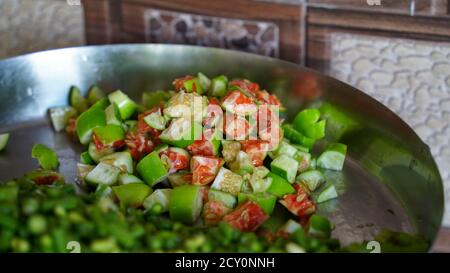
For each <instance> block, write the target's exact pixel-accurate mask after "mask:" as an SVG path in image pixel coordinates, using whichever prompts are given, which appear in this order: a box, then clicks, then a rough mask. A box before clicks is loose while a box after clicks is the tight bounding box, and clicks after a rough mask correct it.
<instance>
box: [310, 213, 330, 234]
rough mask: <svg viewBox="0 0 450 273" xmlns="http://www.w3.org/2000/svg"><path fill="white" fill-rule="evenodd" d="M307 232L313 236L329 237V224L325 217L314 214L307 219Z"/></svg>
mask: <svg viewBox="0 0 450 273" xmlns="http://www.w3.org/2000/svg"><path fill="white" fill-rule="evenodd" d="M308 234H310V235H312V236H314V237H320V238H326V239H327V238H329V237H330V235H331V224H330V221H328V219H327V218H325V217H323V216H320V215H318V214H314V215H312V216H311V218H310V219H309V229H308Z"/></svg>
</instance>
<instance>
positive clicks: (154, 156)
mask: <svg viewBox="0 0 450 273" xmlns="http://www.w3.org/2000/svg"><path fill="white" fill-rule="evenodd" d="M136 170H137V172H138V173H139V175H140V176H141V178H142V179H143V180H144V181H145V183H147V184H148V185H150V186H152V187H153V186H154V185H156V184H157V183H159V182H161V180H162V179H163V178H164V177H166V175H167V172H168V170H167V167H166V165H165V164H164V162H163V161H162V160H161V158H159V155H158V153H157V152H155V151H153V152H151V153H150V154H148V155H147V156H145V157H144V158H143V159H141V161H139V163H138V164H137V166H136Z"/></svg>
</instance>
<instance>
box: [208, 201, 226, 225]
mask: <svg viewBox="0 0 450 273" xmlns="http://www.w3.org/2000/svg"><path fill="white" fill-rule="evenodd" d="M229 211H230V208H227V207H226V206H225V205H224V204H223V203H222V202H220V201H217V200H211V201H208V202H206V203H205V205H204V206H203V212H202V217H203V220H204V221H205V224H207V225H216V224H218V223H219V222H220V221H221V220H222V218H223V216H224V215H226V214H227V213H228V212H229Z"/></svg>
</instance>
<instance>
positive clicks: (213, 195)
mask: <svg viewBox="0 0 450 273" xmlns="http://www.w3.org/2000/svg"><path fill="white" fill-rule="evenodd" d="M208 200H210V201H219V202H222V203H223V204H224V205H225V206H226V207H228V208H234V207H235V206H236V204H237V200H236V197H235V196H234V195H232V194H230V193H227V192H224V191H219V190H215V189H210V190H209V191H208Z"/></svg>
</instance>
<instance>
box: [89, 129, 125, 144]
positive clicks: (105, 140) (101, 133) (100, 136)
mask: <svg viewBox="0 0 450 273" xmlns="http://www.w3.org/2000/svg"><path fill="white" fill-rule="evenodd" d="M93 133H94V134H95V136H96V137H97V140H99V141H100V142H101V143H102V144H103V145H112V144H113V143H114V142H116V141H120V140H123V139H124V138H125V132H124V131H123V129H122V126H119V125H105V126H99V127H96V128H94V129H93Z"/></svg>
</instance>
